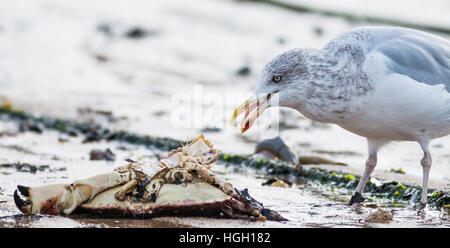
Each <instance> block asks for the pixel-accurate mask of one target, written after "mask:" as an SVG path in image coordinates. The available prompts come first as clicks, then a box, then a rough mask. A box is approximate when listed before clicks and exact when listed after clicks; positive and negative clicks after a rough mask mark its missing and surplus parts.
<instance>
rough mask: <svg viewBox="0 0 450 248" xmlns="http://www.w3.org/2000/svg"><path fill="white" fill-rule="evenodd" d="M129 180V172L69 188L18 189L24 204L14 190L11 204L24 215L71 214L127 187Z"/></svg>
mask: <svg viewBox="0 0 450 248" xmlns="http://www.w3.org/2000/svg"><path fill="white" fill-rule="evenodd" d="M130 177H131V173H130V172H123V173H120V172H117V171H113V172H110V173H105V174H101V175H98V176H94V177H90V178H87V179H84V180H78V181H75V182H74V183H72V184H70V185H69V184H52V185H46V186H41V187H32V188H30V187H25V186H20V185H19V186H17V189H18V190H19V192H20V193H21V194H22V196H24V197H25V198H26V200H23V199H22V198H21V197H20V196H19V194H18V193H17V190H16V191H15V192H14V201H15V203H16V205H17V207H18V208H19V209H20V210H21V211H22V212H23V213H25V214H60V213H64V214H70V213H72V212H73V211H74V210H75V209H76V208H77V207H78V206H80V205H81V204H82V203H84V202H86V201H88V200H91V199H92V198H94V196H96V195H97V194H98V193H100V192H102V191H104V190H106V189H109V188H112V187H115V186H117V185H121V184H124V183H127V182H128V181H129V180H130Z"/></svg>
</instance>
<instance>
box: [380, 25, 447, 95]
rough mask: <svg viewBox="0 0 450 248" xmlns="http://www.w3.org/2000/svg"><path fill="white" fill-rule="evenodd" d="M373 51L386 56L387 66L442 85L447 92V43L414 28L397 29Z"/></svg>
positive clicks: (404, 73) (423, 80) (401, 72)
mask: <svg viewBox="0 0 450 248" xmlns="http://www.w3.org/2000/svg"><path fill="white" fill-rule="evenodd" d="M398 31H399V32H398V33H396V34H394V35H391V36H390V37H389V38H387V37H386V38H387V39H386V40H384V41H382V42H380V43H378V44H377V45H376V46H375V47H374V49H373V50H372V51H378V52H380V53H382V54H384V55H385V56H387V57H388V58H389V59H390V60H391V63H389V65H388V67H389V69H390V70H391V71H392V72H394V73H399V74H403V75H405V76H408V77H410V78H412V79H414V80H416V81H418V82H422V83H426V84H429V85H436V84H444V85H445V86H446V89H447V91H448V92H450V42H449V41H447V40H445V39H441V38H439V37H436V36H434V35H430V34H427V33H424V32H420V31H416V30H398Z"/></svg>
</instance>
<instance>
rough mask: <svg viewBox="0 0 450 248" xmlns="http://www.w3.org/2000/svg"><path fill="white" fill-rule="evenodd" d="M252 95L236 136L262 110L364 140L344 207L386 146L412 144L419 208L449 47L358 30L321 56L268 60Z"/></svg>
mask: <svg viewBox="0 0 450 248" xmlns="http://www.w3.org/2000/svg"><path fill="white" fill-rule="evenodd" d="M254 93H255V94H254V96H252V97H251V98H249V99H248V100H246V101H245V102H244V103H243V104H241V105H240V106H238V107H237V108H236V109H235V110H234V113H233V116H232V118H231V121H232V122H234V120H235V119H236V118H237V116H239V115H240V114H241V113H245V115H244V118H243V120H242V123H241V133H244V132H245V131H246V130H248V129H249V128H250V127H251V126H252V125H253V124H254V122H255V121H256V119H257V118H258V117H259V116H260V115H261V114H262V113H263V112H264V111H265V110H266V109H267V108H269V107H273V106H280V107H289V108H293V109H295V110H297V111H298V112H300V113H301V114H303V115H304V116H306V117H308V118H310V119H312V120H314V121H319V122H326V123H333V124H336V125H339V126H340V127H342V128H344V129H346V130H348V131H350V132H352V133H355V134H357V135H360V136H362V137H365V138H366V139H367V146H368V158H367V160H366V163H365V169H364V172H363V175H362V177H361V178H360V181H359V184H358V186H357V188H356V191H355V193H354V195H353V196H352V197H351V200H350V202H349V205H354V204H357V205H359V203H361V202H363V201H364V197H363V196H362V193H363V191H364V187H365V185H366V183H367V180H368V179H369V177H370V174H371V173H372V172H373V170H374V169H375V166H376V164H377V152H378V151H379V149H380V148H381V147H383V146H384V145H386V144H388V143H390V142H392V141H416V142H418V143H419V145H420V147H421V149H422V150H423V153H424V155H423V158H422V159H421V161H420V164H421V166H422V169H423V183H422V192H421V198H420V202H419V203H418V204H417V205H416V206H414V207H415V208H416V209H423V208H425V206H426V203H427V192H428V178H429V174H430V168H431V154H430V150H429V143H430V141H431V140H433V139H436V138H439V137H442V136H446V135H448V134H450V42H449V41H448V40H446V39H443V38H440V37H438V36H435V35H433V34H429V33H426V32H423V31H419V30H414V29H409V28H402V27H360V28H355V29H352V30H349V31H347V32H344V33H342V34H340V35H338V36H337V37H335V38H334V39H332V40H331V41H329V42H328V43H327V44H326V45H325V46H324V47H323V48H322V49H320V50H319V49H309V48H298V49H293V50H289V51H286V52H284V53H282V54H280V55H278V56H277V57H275V58H274V59H273V60H271V61H270V62H269V63H268V64H267V65H266V66H265V68H264V69H263V71H262V73H261V75H260V79H259V82H258V84H257V87H256V89H255V92H254Z"/></svg>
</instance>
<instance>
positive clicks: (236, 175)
mask: <svg viewBox="0 0 450 248" xmlns="http://www.w3.org/2000/svg"><path fill="white" fill-rule="evenodd" d="M77 2H78V3H77V4H76V5H68V4H67V3H62V2H59V1H33V3H30V4H28V5H27V7H26V8H22V7H20V6H19V4H16V3H14V2H3V3H0V7H1V8H2V9H8V11H7V12H5V13H4V14H2V15H1V16H0V54H1V55H2V56H1V57H2V59H1V60H0V88H1V90H0V100H1V101H8V102H11V103H12V104H13V106H14V107H17V108H22V109H24V110H26V111H27V112H30V113H34V114H37V115H39V114H41V115H47V116H58V117H64V118H69V119H76V120H80V121H90V120H93V121H96V122H100V123H102V124H103V125H106V126H108V127H111V128H113V129H121V130H128V131H131V132H136V133H139V134H143V135H145V134H148V135H154V136H158V137H171V138H174V139H178V140H188V139H192V138H194V137H196V136H198V135H199V134H200V133H202V132H205V135H206V137H207V138H208V139H210V140H211V141H212V142H213V143H214V144H215V145H216V146H217V147H219V148H220V149H222V150H223V151H224V152H227V153H234V154H236V153H237V154H250V153H252V152H253V149H254V147H255V145H256V143H257V142H258V141H259V140H260V139H261V136H260V132H261V131H263V130H265V128H266V127H267V123H259V125H258V126H257V127H256V128H255V129H254V130H250V131H249V133H248V134H246V135H245V136H242V135H241V134H239V128H232V127H229V126H227V127H223V123H227V122H228V119H229V117H230V115H231V111H232V108H233V107H234V106H235V105H236V104H237V103H240V101H242V99H244V98H245V97H246V96H248V94H250V93H251V91H252V90H253V88H254V85H255V84H256V82H257V78H258V74H259V71H260V70H262V68H263V66H264V64H265V63H266V62H267V61H268V60H270V59H271V58H272V57H274V56H275V55H277V54H278V53H280V52H282V51H285V50H287V49H290V48H294V47H314V48H319V47H321V46H323V45H324V44H325V43H326V42H327V41H328V40H329V39H331V38H332V37H333V36H335V35H337V34H339V33H341V32H343V31H345V30H347V29H349V28H352V27H356V26H358V25H364V23H349V22H347V21H345V20H342V19H340V18H332V17H323V16H319V15H315V14H307V13H306V14H305V13H303V14H299V13H295V12H292V11H288V10H284V9H280V8H274V7H272V6H267V5H264V4H254V3H243V2H234V1H200V3H199V4H201V6H202V7H201V8H199V7H197V5H194V4H192V3H190V2H189V1H148V3H146V4H147V5H145V6H141V5H142V2H139V3H137V2H136V3H135V5H134V6H133V3H134V2H133V1H131V2H130V1H127V2H119V1H117V2H115V1H95V2H92V1H77ZM136 6H139V7H136ZM142 9H144V10H145V11H142ZM444 9H445V8H444ZM413 11H417V13H419V9H416V10H413ZM419 14H420V13H419ZM231 17H232V18H231ZM399 18H405V19H403V20H406V21H408V18H410V17H408V16H406V17H399ZM440 20H441V19H440ZM426 22H427V24H430V25H431V24H433V22H436V20H432V19H428V20H426ZM446 22H448V20H445V21H444V23H446ZM136 28H139V29H141V30H143V31H144V34H143V35H139V32H137V33H138V34H136V32H134V34H132V35H130V33H129V32H130V30H131V31H133V29H134V30H135V29H136ZM441 36H442V35H441ZM444 37H445V36H444ZM447 38H448V37H447ZM243 68H244V69H245V68H247V70H242V69H243ZM196 86H201V93H202V94H198V93H199V92H198V88H195V87H196ZM177 94H181V95H187V96H194V97H193V98H192V99H189V100H190V101H191V102H190V105H192V108H191V111H192V112H195V111H199V113H203V114H205V115H206V114H209V116H210V114H211V113H216V115H218V117H217V118H215V119H214V120H208V119H206V120H205V121H204V122H203V125H202V126H199V127H196V126H194V127H192V126H191V127H179V126H177V127H175V126H174V123H173V120H172V118H173V116H172V114H171V112H173V110H174V108H175V107H177V103H175V102H173V98H172V97H173V96H174V95H177ZM196 94H197V95H196ZM227 94H229V95H231V96H232V97H230V98H227V99H226V100H227V101H225V100H224V101H225V104H224V105H220V106H210V105H209V101H210V98H217V96H218V95H219V96H223V95H227ZM195 96H197V97H195ZM86 108H90V109H92V110H100V111H112V116H113V117H114V118H112V119H111V118H110V115H104V114H99V113H86V111H85V112H83V111H80V109H86ZM274 111H275V110H274ZM281 121H282V123H283V124H284V126H283V125H282V126H281V131H280V136H281V137H282V138H283V139H284V140H285V142H286V143H287V145H288V146H290V147H291V148H292V149H293V150H294V151H295V152H296V153H297V154H299V155H319V156H322V157H325V158H328V159H332V160H335V161H340V162H345V163H347V164H348V166H347V167H342V166H340V167H334V166H330V165H324V166H323V167H326V168H330V169H337V170H341V171H348V172H351V173H355V174H361V173H362V170H363V162H364V161H365V155H366V145H365V140H364V139H363V138H361V137H358V136H356V135H353V134H351V133H349V132H347V131H345V130H343V129H341V128H339V127H337V126H334V125H329V124H320V123H315V122H312V121H310V120H308V119H306V118H304V117H303V116H301V115H300V114H299V113H296V112H293V111H290V110H287V109H283V112H282V113H281ZM221 125H222V126H221ZM209 126H212V127H214V126H219V128H218V129H217V130H215V129H206V131H205V128H206V127H209ZM0 132H3V133H8V132H10V133H13V134H14V133H16V132H17V127H16V126H14V125H13V124H11V123H10V122H8V121H0ZM269 136H270V135H269ZM449 147H450V137H445V138H441V139H437V140H435V141H434V142H433V143H432V148H431V151H432V154H433V168H432V170H431V175H430V178H431V182H430V187H432V188H439V189H442V190H446V191H448V190H449V189H450V159H449V156H450V152H449V151H448V148H449ZM106 148H110V149H111V150H112V151H113V152H114V153H115V154H116V161H115V162H106V161H90V160H89V152H90V151H91V150H92V149H106ZM158 153H162V152H161V151H151V150H148V149H145V148H144V147H139V146H134V145H127V144H120V143H117V142H104V141H102V142H99V143H87V144H82V138H81V137H68V136H65V135H61V134H59V133H57V132H54V131H45V132H44V133H43V134H35V133H32V132H25V133H18V134H16V135H12V136H10V135H2V136H1V137H0V163H14V162H23V163H30V164H33V165H48V166H49V168H50V170H44V171H37V172H36V173H34V174H32V173H28V172H17V171H16V169H13V168H0V226H3V227H12V226H23V227H46V226H48V227H50V226H51V227H90V226H100V227H102V226H105V227H127V226H128V227H172V226H177V227H178V226H180V227H181V226H198V227H200V226H202V227H203V226H205V227H216V226H223V227H241V226H244V227H246V226H248V227H256V226H261V227H347V226H351V227H366V226H381V227H417V226H419V227H429V226H447V227H448V226H449V221H448V213H447V212H445V211H444V210H442V211H440V210H435V209H428V210H427V211H426V214H425V215H418V214H417V213H416V212H415V211H412V210H409V209H408V208H409V207H410V206H409V204H408V203H405V202H395V201H392V200H388V199H374V201H375V203H376V204H377V205H379V206H382V207H384V208H386V209H388V210H391V211H393V213H394V215H393V216H394V219H393V221H392V222H391V223H390V224H367V223H364V221H361V220H364V219H365V217H367V216H368V215H369V214H370V213H371V212H373V211H375V209H372V208H367V207H366V208H362V209H359V210H358V209H356V210H355V209H352V208H348V207H346V206H345V205H344V204H345V203H346V201H348V199H349V198H350V196H351V191H350V190H346V189H345V190H344V189H334V191H333V189H331V188H330V187H329V186H328V187H326V186H322V185H318V184H314V183H298V184H295V185H294V186H293V187H292V188H289V189H280V188H272V187H268V186H261V184H262V183H263V182H264V181H265V180H266V179H264V178H260V179H258V178H255V175H257V174H258V172H256V171H233V170H232V169H230V168H226V167H224V166H223V165H221V164H217V165H216V166H215V167H214V170H215V171H216V172H219V173H220V172H222V173H223V174H224V176H225V177H226V179H227V180H230V181H231V182H232V183H233V184H235V185H236V186H237V187H238V188H249V190H250V193H251V194H252V195H253V196H254V197H255V198H256V199H257V200H259V201H262V202H263V203H265V204H266V205H267V206H268V207H271V208H273V209H275V210H277V211H279V212H280V213H282V214H283V215H285V216H286V217H287V218H288V219H290V220H291V221H289V222H286V223H276V222H264V223H260V222H246V221H240V220H224V219H220V220H217V219H207V218H174V217H163V218H156V219H152V220H135V219H131V220H128V219H97V218H92V217H90V216H75V217H69V218H67V217H48V216H40V217H24V216H22V215H19V214H20V212H19V211H18V209H17V208H16V207H15V206H14V203H13V201H12V193H13V191H14V188H15V186H16V185H17V184H25V183H26V184H27V185H30V186H37V185H42V184H48V183H56V182H58V183H59V182H62V183H69V182H71V181H73V180H76V179H80V178H85V177H89V176H92V175H95V174H98V173H103V172H107V171H111V170H112V169H113V168H114V167H116V166H119V165H122V164H123V163H122V161H123V159H125V158H138V157H142V158H143V159H148V160H156V156H155V154H158ZM421 156H422V154H421V150H420V148H419V146H418V145H417V144H414V143H409V142H408V143H398V144H394V145H390V146H388V147H387V148H384V149H383V150H382V151H381V153H380V154H379V164H378V166H377V169H376V170H375V172H374V174H373V176H374V177H378V178H382V179H392V180H396V181H399V182H403V183H411V184H416V185H419V184H420V182H421V173H422V169H421V167H420V165H419V160H420V158H421ZM399 168H401V169H403V170H404V171H405V172H406V174H405V175H403V174H396V173H392V172H390V170H391V169H399ZM259 176H261V177H262V175H259ZM274 195H276V196H277V197H274Z"/></svg>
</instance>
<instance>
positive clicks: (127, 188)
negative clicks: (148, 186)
mask: <svg viewBox="0 0 450 248" xmlns="http://www.w3.org/2000/svg"><path fill="white" fill-rule="evenodd" d="M137 184H138V182H137V180H136V179H133V180H131V181H129V182H128V183H126V184H125V185H123V186H122V187H121V188H120V190H119V191H117V192H116V194H114V197H115V198H116V199H117V200H119V201H124V200H125V198H126V197H125V195H126V194H128V193H131V192H133V190H134V188H135V187H136V185H137Z"/></svg>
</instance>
